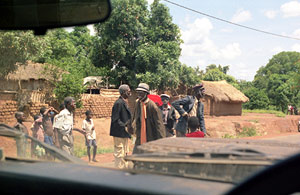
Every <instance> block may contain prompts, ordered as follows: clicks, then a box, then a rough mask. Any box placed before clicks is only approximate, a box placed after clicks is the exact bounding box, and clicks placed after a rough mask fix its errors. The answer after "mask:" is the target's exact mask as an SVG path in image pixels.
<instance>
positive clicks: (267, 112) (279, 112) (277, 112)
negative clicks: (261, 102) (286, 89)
mask: <svg viewBox="0 0 300 195" xmlns="http://www.w3.org/2000/svg"><path fill="white" fill-rule="evenodd" d="M243 113H262V114H274V115H275V116H277V117H285V116H286V114H284V113H283V112H281V111H277V110H258V109H256V110H244V109H243Z"/></svg>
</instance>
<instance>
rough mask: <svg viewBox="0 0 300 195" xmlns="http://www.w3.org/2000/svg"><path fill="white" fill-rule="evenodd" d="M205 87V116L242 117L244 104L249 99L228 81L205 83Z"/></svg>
mask: <svg viewBox="0 0 300 195" xmlns="http://www.w3.org/2000/svg"><path fill="white" fill-rule="evenodd" d="M203 85H204V87H205V101H204V114H205V115H213V116H228V115H242V104H243V103H245V102H247V101H249V99H248V97H246V96H245V95H244V94H243V93H242V92H241V91H239V90H238V89H236V88H235V87H233V86H232V85H230V84H228V83H227V82H226V81H203Z"/></svg>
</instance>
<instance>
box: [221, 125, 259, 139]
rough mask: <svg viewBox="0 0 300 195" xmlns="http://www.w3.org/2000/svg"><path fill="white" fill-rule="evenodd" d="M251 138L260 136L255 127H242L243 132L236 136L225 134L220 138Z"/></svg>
mask: <svg viewBox="0 0 300 195" xmlns="http://www.w3.org/2000/svg"><path fill="white" fill-rule="evenodd" d="M253 136H260V134H259V133H258V132H257V129H256V128H255V127H244V128H243V130H242V131H241V132H239V133H237V134H236V135H231V134H227V133H226V134H225V135H224V136H222V138H231V139H233V138H243V137H253Z"/></svg>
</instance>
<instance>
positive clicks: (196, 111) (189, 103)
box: [172, 84, 206, 137]
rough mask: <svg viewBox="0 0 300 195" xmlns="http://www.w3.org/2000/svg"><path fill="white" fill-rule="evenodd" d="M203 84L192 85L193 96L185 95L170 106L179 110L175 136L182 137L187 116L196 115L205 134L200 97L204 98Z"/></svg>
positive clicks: (202, 106)
mask: <svg viewBox="0 0 300 195" xmlns="http://www.w3.org/2000/svg"><path fill="white" fill-rule="evenodd" d="M204 95H205V93H204V87H203V84H199V85H196V86H194V87H193V96H186V97H185V98H182V99H179V100H176V101H174V102H173V103H172V106H173V107H174V108H175V109H176V110H177V111H178V112H179V114H180V118H179V119H178V123H177V125H176V127H175V130H176V137H184V136H185V134H186V131H187V128H188V118H189V117H191V116H196V117H197V118H198V120H199V123H200V129H201V131H202V132H203V133H204V134H205V135H206V129H205V123H204V105H203V103H202V102H201V99H202V98H204Z"/></svg>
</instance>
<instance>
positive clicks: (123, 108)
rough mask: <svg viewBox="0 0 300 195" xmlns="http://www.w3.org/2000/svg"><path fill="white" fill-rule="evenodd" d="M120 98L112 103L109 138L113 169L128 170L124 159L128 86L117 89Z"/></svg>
mask: <svg viewBox="0 0 300 195" xmlns="http://www.w3.org/2000/svg"><path fill="white" fill-rule="evenodd" d="M119 92H120V97H119V99H117V100H116V101H115V103H114V106H113V108H112V114H111V125H110V136H113V138H114V157H115V167H117V168H120V169H123V168H128V162H127V161H125V160H124V157H125V156H126V155H127V153H128V151H129V150H128V138H130V137H131V136H130V134H129V133H128V129H129V125H130V120H131V112H130V110H129V108H128V103H127V99H128V97H129V96H130V95H131V93H130V88H129V86H128V85H125V84H124V85H121V86H120V87H119Z"/></svg>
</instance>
